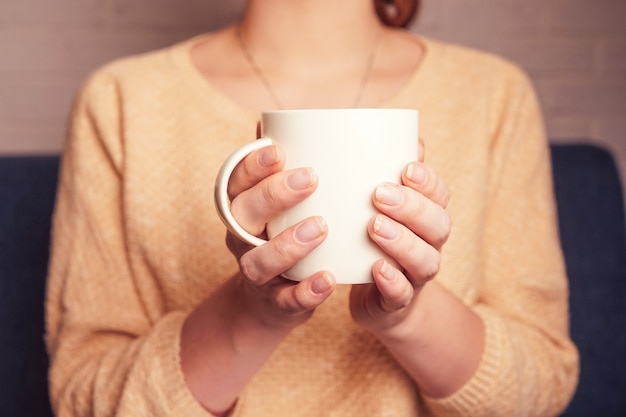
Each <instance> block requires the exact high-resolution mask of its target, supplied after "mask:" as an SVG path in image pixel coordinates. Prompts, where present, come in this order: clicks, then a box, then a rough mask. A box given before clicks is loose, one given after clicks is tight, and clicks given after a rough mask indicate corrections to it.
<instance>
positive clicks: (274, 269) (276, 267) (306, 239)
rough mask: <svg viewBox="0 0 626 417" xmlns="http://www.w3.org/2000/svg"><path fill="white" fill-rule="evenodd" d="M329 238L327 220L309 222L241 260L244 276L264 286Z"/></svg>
mask: <svg viewBox="0 0 626 417" xmlns="http://www.w3.org/2000/svg"><path fill="white" fill-rule="evenodd" d="M327 234H328V226H327V225H326V222H325V221H324V219H323V218H321V217H311V218H308V219H305V220H303V221H302V222H300V223H298V224H296V225H295V226H292V227H290V228H288V229H286V230H285V231H283V232H282V233H280V234H279V235H278V236H276V237H275V238H274V239H270V240H269V241H268V242H267V243H266V244H264V245H261V246H258V247H255V248H252V249H250V250H249V251H248V252H246V253H245V254H243V255H242V256H241V258H240V260H239V267H240V269H241V272H242V273H243V275H244V276H245V277H246V278H247V279H248V280H249V281H250V282H252V283H253V284H255V285H264V284H266V283H267V282H269V281H270V280H271V279H272V278H274V277H275V276H277V275H280V274H282V273H283V272H285V271H286V270H287V269H289V268H290V267H292V266H293V265H294V264H295V263H296V262H297V261H299V260H300V259H302V258H303V257H304V256H306V255H307V254H308V253H309V252H311V251H312V250H313V249H315V248H316V247H317V246H318V245H319V244H320V243H322V242H323V241H324V239H325V238H326V236H327Z"/></svg>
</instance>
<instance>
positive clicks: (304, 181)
mask: <svg viewBox="0 0 626 417" xmlns="http://www.w3.org/2000/svg"><path fill="white" fill-rule="evenodd" d="M316 188H317V176H316V175H315V172H314V171H313V170H312V169H310V168H298V169H294V170H290V171H280V172H277V173H275V174H273V175H271V176H269V177H267V178H265V179H263V180H262V181H261V182H259V183H258V184H256V185H255V186H253V187H251V188H250V189H248V190H245V191H243V192H242V193H240V194H239V195H237V196H236V197H235V198H234V199H233V201H232V202H231V205H230V210H231V212H232V213H233V216H234V217H235V219H237V222H238V223H239V224H240V225H241V226H242V227H243V228H244V229H246V230H247V231H248V232H250V233H251V234H253V235H259V234H261V233H262V232H263V230H264V229H265V224H266V223H267V222H268V221H270V220H271V219H272V218H274V217H276V216H277V215H278V214H279V213H282V212H283V211H285V210H286V209H288V208H290V207H293V206H294V205H295V204H297V203H299V202H300V201H302V200H304V199H305V198H306V197H308V196H309V195H311V193H312V192H313V191H315V189H316Z"/></svg>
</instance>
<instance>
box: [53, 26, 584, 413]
mask: <svg viewBox="0 0 626 417" xmlns="http://www.w3.org/2000/svg"><path fill="white" fill-rule="evenodd" d="M419 40H420V41H421V42H422V43H423V44H424V45H425V50H426V52H425V56H424V59H423V62H422V64H421V65H420V68H419V69H418V70H417V71H416V72H415V74H414V75H413V77H412V78H411V79H410V81H409V82H408V83H407V85H406V86H405V87H404V89H403V90H402V91H401V92H399V93H398V94H397V95H395V96H394V97H393V98H391V99H389V100H387V101H386V102H385V103H384V107H401V108H415V109H418V110H419V111H420V136H421V137H422V138H423V139H424V141H425V144H426V162H427V163H428V164H429V165H431V166H432V167H433V168H434V169H435V170H436V171H437V173H438V174H439V175H440V176H441V177H442V178H443V180H444V181H445V182H446V183H447V184H448V186H449V188H450V190H451V195H452V200H451V202H450V204H449V208H448V211H449V214H450V216H451V219H452V224H453V229H452V234H451V236H450V239H449V241H448V243H447V244H446V245H445V247H444V249H443V254H442V257H443V259H442V264H441V270H440V272H439V274H438V275H437V277H436V278H435V279H436V280H437V281H439V282H440V283H441V284H442V285H444V286H445V287H446V288H448V289H449V290H450V291H451V292H453V293H454V294H456V295H457V296H458V297H459V298H460V299H461V300H462V301H463V302H464V303H466V304H467V305H468V306H470V307H471V308H472V309H474V310H475V311H477V312H478V314H479V315H480V316H481V317H482V319H483V321H484V323H485V327H486V330H487V331H486V344H485V351H484V354H483V358H482V361H481V364H480V366H479V369H478V370H477V372H476V374H475V375H474V376H473V377H472V379H471V380H470V381H469V382H468V383H467V384H466V385H465V386H464V387H462V388H461V389H460V390H459V391H458V392H456V393H455V394H453V395H452V396H450V397H448V398H443V399H441V398H440V399H434V398H427V397H425V396H423V395H421V394H420V392H419V390H418V389H417V388H416V386H415V384H414V383H413V382H412V381H411V379H410V378H409V377H408V376H407V375H406V374H405V373H404V372H403V370H402V369H401V368H400V367H399V366H398V365H397V364H396V363H395V361H394V360H393V358H392V357H391V356H390V355H389V354H388V353H387V352H386V351H385V349H384V347H383V346H382V345H381V344H379V343H378V342H377V341H376V339H375V338H374V337H372V335H370V334H369V333H367V332H366V331H364V330H362V329H361V328H359V327H358V326H356V325H355V324H354V323H353V322H352V321H351V319H350V315H349V311H348V293H349V287H348V286H339V287H338V288H337V291H336V292H335V293H334V294H333V296H332V297H331V298H330V299H329V300H328V301H327V302H326V303H324V304H323V305H322V306H321V307H320V308H318V310H317V311H316V313H315V315H314V316H313V318H312V319H311V320H310V321H309V322H307V323H306V324H305V325H303V326H301V327H299V328H297V329H295V330H294V331H293V332H292V333H291V334H290V335H289V336H288V338H287V339H286V340H285V341H284V342H283V343H282V344H281V345H280V346H279V347H278V349H277V350H276V351H275V353H274V354H273V355H272V356H271V357H270V359H269V360H268V362H267V363H266V364H265V365H264V367H263V368H262V369H261V370H260V372H259V373H258V374H257V375H255V377H254V378H253V379H252V380H251V381H250V383H249V384H248V385H247V386H246V388H245V390H244V391H243V392H242V393H241V396H240V398H239V400H238V403H237V406H236V409H235V410H234V415H236V416H241V417H248V416H254V417H259V416H274V417H276V416H290V417H298V416H307V417H311V416H320V417H321V416H324V417H328V416H342V417H349V416H355V417H357V416H358V417H368V416H394V417H395V416H403V417H409V416H479V417H487V416H506V417H511V416H527V415H533V416H548V415H555V414H557V413H558V412H559V410H561V409H562V408H563V407H565V405H566V404H567V402H568V401H569V399H570V397H571V395H572V393H573V390H574V388H575V385H576V380H577V373H578V356H577V352H576V349H575V347H574V346H573V344H572V342H571V341H570V338H569V335H568V305H567V297H568V292H567V291H568V290H567V279H566V274H565V269H564V263H563V259H562V254H561V251H560V245H559V240H558V233H557V223H556V218H555V203H554V197H553V192H552V182H551V176H550V165H549V164H550V160H549V153H548V152H549V150H548V146H547V143H546V137H545V133H544V130H543V122H542V119H541V115H540V110H539V106H538V104H537V100H536V97H535V93H534V91H533V89H532V87H531V85H530V83H529V81H528V79H527V77H526V76H525V75H524V74H523V73H522V72H521V71H520V70H518V69H517V67H515V66H514V65H512V64H510V63H508V62H506V61H504V60H502V59H500V58H497V57H494V56H491V55H488V54H484V53H481V52H477V51H473V50H469V49H465V48H462V47H459V46H454V45H450V44H444V43H439V42H437V41H433V40H429V39H423V38H420V39H419ZM196 41H197V39H191V40H189V41H186V42H183V43H181V44H177V45H174V46H172V47H170V48H167V49H164V50H160V51H156V52H153V53H150V54H146V55H141V56H135V57H131V58H126V59H123V60H120V61H117V62H114V63H112V64H109V65H107V66H106V67H104V68H102V69H100V70H98V71H97V72H96V73H94V74H93V75H92V76H91V77H90V78H89V79H88V80H87V81H86V83H85V84H84V86H83V87H82V88H81V90H80V92H79V94H78V96H77V99H76V101H75V105H74V109H73V116H72V118H71V126H70V133H69V137H68V141H67V144H66V149H65V153H64V155H63V167H62V172H61V175H60V180H59V181H60V184H59V194H58V198H57V205H56V209H55V218H54V230H53V248H52V258H51V264H50V273H49V284H48V293H47V301H46V309H47V317H46V320H47V335H46V341H47V346H48V349H49V352H50V355H51V359H52V364H51V371H50V385H51V396H52V401H53V406H54V408H55V410H56V412H57V414H58V415H59V416H112V415H116V416H133V417H138V416H156V417H158V416H186V417H192V416H207V415H209V414H208V413H207V412H206V411H205V410H204V409H203V408H202V407H201V406H200V405H199V404H198V403H197V402H196V401H195V399H194V398H193V396H192V395H191V393H190V392H189V390H188V389H187V387H186V385H185V382H184V378H183V374H182V371H181V369H180V364H179V338H180V331H181V326H182V323H183V322H184V320H185V317H186V315H187V314H188V313H189V311H190V310H191V309H192V308H193V307H194V306H195V305H197V304H198V303H199V302H200V301H201V300H202V299H204V298H205V297H206V296H207V294H210V293H211V292H212V291H214V290H215V289H216V288H217V287H219V286H220V285H221V284H222V283H223V282H224V281H225V280H227V279H229V278H230V277H231V276H232V275H233V274H235V273H236V271H237V264H236V261H235V259H234V258H233V256H232V255H231V254H230V253H229V252H228V250H227V248H226V245H225V243H224V237H225V228H224V227H223V225H222V224H221V222H220V221H219V219H218V217H217V215H216V211H215V207H214V205H213V182H214V180H215V176H216V173H217V170H218V168H219V166H220V164H221V162H222V161H223V160H224V159H225V158H226V157H227V155H229V154H230V153H231V152H232V151H233V150H235V149H236V148H237V147H239V146H241V145H242V144H244V143H246V142H248V141H250V140H253V139H254V138H255V133H256V123H257V121H258V120H259V114H256V113H254V112H251V111H248V110H245V109H243V108H241V107H240V106H238V105H237V104H235V103H234V102H233V101H231V100H230V99H229V98H228V97H226V96H225V95H224V94H222V93H221V92H220V91H218V90H217V89H215V88H214V87H212V86H211V85H210V83H209V82H208V81H207V80H206V79H205V78H204V77H203V76H202V75H201V74H200V73H199V71H198V70H197V69H196V68H195V67H194V65H193V63H192V61H191V58H190V53H189V52H190V48H191V46H192V45H193V44H194V42H196ZM390 146H393V144H390ZM441 331H446V329H441ZM215 343H220V341H219V340H216V341H215Z"/></svg>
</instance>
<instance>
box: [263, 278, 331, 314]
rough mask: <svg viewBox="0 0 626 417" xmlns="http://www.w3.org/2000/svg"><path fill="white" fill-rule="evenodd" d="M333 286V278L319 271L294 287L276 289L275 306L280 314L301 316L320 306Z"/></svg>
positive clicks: (285, 286) (284, 286) (286, 286)
mask: <svg viewBox="0 0 626 417" xmlns="http://www.w3.org/2000/svg"><path fill="white" fill-rule="evenodd" d="M335 286H336V282H335V277H334V276H333V275H332V274H331V273H329V272H327V271H320V272H318V273H316V274H314V275H312V276H311V277H309V278H307V279H305V280H303V281H301V282H299V283H297V284H295V285H283V286H280V287H276V291H275V295H274V300H275V304H276V307H277V309H278V310H279V311H280V312H281V313H282V314H285V315H290V316H297V315H301V314H303V313H306V312H309V311H312V310H314V309H315V308H317V307H318V306H319V305H320V304H322V303H323V302H324V301H325V300H326V299H327V298H328V297H329V296H330V294H331V293H332V292H333V290H334V289H335Z"/></svg>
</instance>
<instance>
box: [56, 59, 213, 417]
mask: <svg viewBox="0 0 626 417" xmlns="http://www.w3.org/2000/svg"><path fill="white" fill-rule="evenodd" d="M121 102H122V101H121V99H120V91H119V87H118V85H117V83H116V81H115V79H114V78H113V76H112V75H111V74H110V73H107V71H104V70H101V71H99V72H98V73H96V74H95V75H94V76H92V78H91V79H90V80H89V81H88V82H87V83H86V84H85V86H84V87H83V88H82V89H81V91H80V93H79V95H78V96H77V99H76V102H75V105H74V109H73V115H72V119H71V125H70V132H69V137H68V141H67V144H66V149H65V152H64V154H63V158H62V170H61V174H60V178H59V190H58V195H57V202H56V208H55V214H54V223H53V224H54V225H53V235H52V241H53V247H52V250H51V252H52V254H51V262H50V268H49V276H48V288H47V299H46V326H47V330H46V343H47V347H48V351H49V354H50V357H51V368H50V392H51V399H52V404H53V408H54V410H55V412H56V414H57V415H58V416H59V417H63V416H75V417H77V416H98V417H100V416H113V415H116V416H133V417H136V416H148V415H149V416H166V415H167V416H202V417H204V416H207V415H208V413H207V412H206V411H205V410H204V409H203V408H202V407H201V406H200V405H199V404H198V403H197V402H196V401H195V399H194V398H193V396H192V394H191V393H190V392H189V391H188V389H187V387H186V384H185V382H184V377H183V374H182V371H181V370H180V365H179V335H180V328H181V326H182V323H183V321H184V319H185V317H186V314H185V312H182V311H173V312H168V313H163V314H162V315H160V316H158V315H155V314H148V311H147V309H146V308H145V303H144V301H145V300H143V299H142V297H143V295H142V294H141V293H140V291H139V289H138V284H137V282H136V280H135V278H134V277H133V271H132V268H131V267H130V265H129V261H128V253H127V251H126V248H127V245H126V236H125V229H124V215H123V212H124V201H123V178H124V156H123V146H124V144H123V140H122V133H121V132H122V128H123V127H122V123H121V121H120V116H119V115H120V113H121V111H120V107H121Z"/></svg>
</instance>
